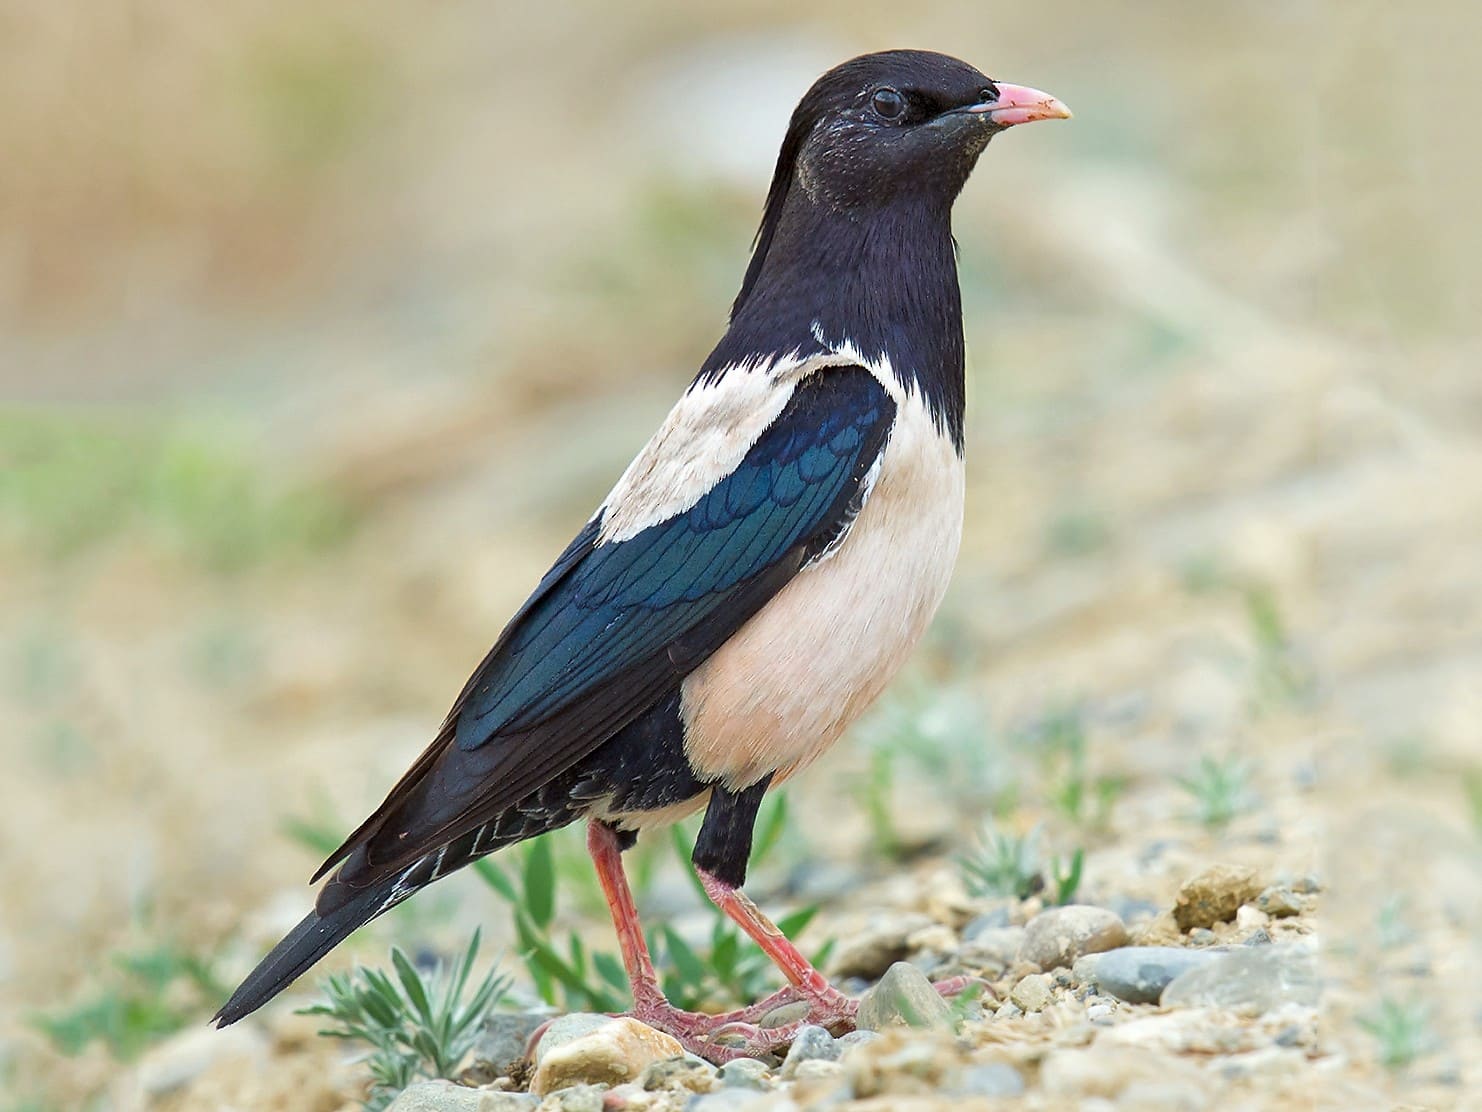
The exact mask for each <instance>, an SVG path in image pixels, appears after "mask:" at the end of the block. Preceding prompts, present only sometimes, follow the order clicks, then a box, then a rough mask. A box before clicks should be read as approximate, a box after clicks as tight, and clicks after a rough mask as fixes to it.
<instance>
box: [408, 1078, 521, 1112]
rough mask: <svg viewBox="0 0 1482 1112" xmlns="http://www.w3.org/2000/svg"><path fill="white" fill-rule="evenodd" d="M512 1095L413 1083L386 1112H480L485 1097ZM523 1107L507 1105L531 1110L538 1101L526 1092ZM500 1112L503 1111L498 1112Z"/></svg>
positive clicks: (446, 1083)
mask: <svg viewBox="0 0 1482 1112" xmlns="http://www.w3.org/2000/svg"><path fill="white" fill-rule="evenodd" d="M515 1095H516V1094H514V1093H485V1092H481V1091H480V1090H478V1089H468V1088H465V1087H464V1086H462V1085H455V1084H453V1083H452V1082H451V1081H416V1082H413V1083H412V1084H411V1085H408V1086H407V1087H406V1088H405V1089H403V1090H402V1091H401V1092H400V1093H399V1094H397V1097H396V1099H395V1100H393V1101H392V1102H391V1104H390V1105H388V1106H387V1108H386V1112H479V1110H480V1108H481V1107H482V1101H483V1098H484V1097H486V1096H487V1097H506V1096H515ZM518 1095H520V1096H523V1097H525V1098H526V1099H525V1103H524V1104H522V1105H510V1106H509V1107H510V1109H515V1108H534V1107H535V1105H536V1104H539V1103H540V1102H539V1101H538V1100H534V1101H532V1100H531V1098H530V1096H529V1094H528V1093H521V1094H518ZM500 1112H503V1109H501V1110H500Z"/></svg>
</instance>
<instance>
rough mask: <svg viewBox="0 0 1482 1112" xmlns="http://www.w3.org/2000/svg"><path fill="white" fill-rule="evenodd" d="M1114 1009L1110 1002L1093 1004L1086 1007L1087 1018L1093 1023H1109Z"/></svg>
mask: <svg viewBox="0 0 1482 1112" xmlns="http://www.w3.org/2000/svg"><path fill="white" fill-rule="evenodd" d="M1113 1010H1114V1009H1113V1008H1112V1006H1111V1005H1110V1004H1092V1005H1091V1006H1090V1007H1089V1008H1087V1009H1086V1018H1087V1019H1088V1020H1090V1021H1091V1022H1092V1023H1109V1022H1111V1017H1112V1012H1113Z"/></svg>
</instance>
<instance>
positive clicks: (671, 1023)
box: [587, 822, 803, 1061]
mask: <svg viewBox="0 0 1482 1112" xmlns="http://www.w3.org/2000/svg"><path fill="white" fill-rule="evenodd" d="M587 852H589V853H590V854H591V855H592V863H593V864H594V865H595V866H596V869H597V879H598V881H599V882H600V883H601V885H602V892H603V895H605V896H606V897H607V906H608V910H609V911H610V912H611V913H612V925H613V929H614V930H615V931H616V933H617V938H618V946H619V948H620V949H621V951H622V955H623V968H624V969H625V970H626V971H627V973H628V982H629V984H630V986H631V988H632V991H633V1011H632V1013H631V1014H632V1016H633V1018H634V1019H638V1020H641V1021H642V1022H644V1023H647V1024H648V1025H649V1026H650V1027H654V1028H657V1029H658V1030H660V1031H666V1032H668V1033H669V1034H671V1035H673V1036H674V1037H675V1038H676V1039H678V1040H679V1041H680V1043H682V1044H683V1045H684V1047H685V1049H686V1050H689V1051H690V1052H691V1053H693V1054H698V1055H700V1056H701V1057H703V1058H709V1059H710V1060H712V1061H726V1060H728V1059H731V1058H740V1057H744V1056H745V1055H746V1054H747V1052H748V1048H746V1047H744V1046H743V1047H727V1046H719V1045H716V1044H714V1043H711V1042H709V1041H708V1039H709V1036H710V1035H711V1034H713V1033H714V1032H715V1031H716V1030H718V1029H719V1028H721V1027H723V1026H725V1025H727V1024H743V1025H750V1024H754V1023H756V1022H757V1021H759V1020H761V1019H763V1018H764V1017H765V1016H766V1015H767V1013H768V1012H770V1011H772V1010H773V1009H774V1008H779V1007H781V1006H782V1005H783V1004H790V1003H793V1002H795V1001H797V1000H800V999H802V998H803V997H802V996H801V995H800V994H799V992H798V991H797V989H796V988H794V987H793V986H791V985H789V986H788V987H787V988H784V989H781V990H779V991H778V992H774V993H772V995H770V996H768V997H767V998H766V999H764V1000H760V1001H758V1002H757V1003H755V1004H751V1005H749V1006H747V1007H745V1008H738V1009H737V1010H736V1011H733V1012H726V1013H724V1014H722V1015H702V1014H700V1013H698V1012H686V1011H683V1010H681V1009H679V1008H676V1007H675V1006H674V1005H673V1004H671V1003H669V1001H668V999H666V998H665V996H664V990H663V989H662V988H660V987H659V978H658V974H657V973H656V972H655V970H654V963H653V958H652V956H650V954H649V952H648V942H647V941H646V940H645V939H644V937H643V927H642V926H641V925H640V923H639V921H638V907H637V905H636V904H635V903H634V902H633V892H632V890H631V889H630V888H629V887H628V878H627V875H626V874H625V873H624V871H623V859H622V848H621V847H620V846H619V844H618V839H617V834H616V833H614V831H613V830H612V828H611V827H609V826H607V825H605V824H603V823H600V822H591V823H589V824H588V825H587ZM773 929H774V930H775V928H773ZM784 941H785V940H784ZM762 1030H765V1028H763V1029H762Z"/></svg>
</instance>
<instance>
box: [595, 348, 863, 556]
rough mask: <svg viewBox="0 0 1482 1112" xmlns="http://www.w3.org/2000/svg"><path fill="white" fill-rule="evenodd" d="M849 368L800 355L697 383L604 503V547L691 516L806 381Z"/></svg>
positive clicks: (742, 366) (834, 361)
mask: <svg viewBox="0 0 1482 1112" xmlns="http://www.w3.org/2000/svg"><path fill="white" fill-rule="evenodd" d="M842 362H844V360H842V359H839V358H837V357H823V358H818V357H814V358H810V359H802V358H800V357H799V356H798V355H797V353H796V352H794V353H793V354H791V355H786V356H783V357H782V358H780V359H776V360H765V361H760V362H756V363H739V364H735V365H733V366H730V367H727V368H726V370H725V373H724V374H722V375H721V376H720V377H719V378H718V379H714V380H706V381H703V382H697V383H695V384H694V385H693V386H691V387H690V388H689V389H688V390H686V391H685V393H684V396H683V397H681V398H680V399H679V403H678V404H677V405H676V406H675V407H674V408H673V409H672V410H670V411H669V416H668V417H666V418H665V419H664V423H663V424H662V425H661V426H659V431H658V432H656V433H654V435H653V438H652V439H651V440H650V441H649V442H648V443H647V444H646V445H644V447H643V450H642V451H641V452H639V453H638V457H637V458H636V459H634V460H633V462H632V463H631V464H629V465H628V469H627V470H626V471H624V472H623V476H622V478H620V479H619V480H618V481H617V485H616V486H615V487H613V488H612V493H610V494H609V495H608V496H607V497H606V498H605V499H604V500H603V502H602V507H601V509H599V510H598V513H599V515H600V517H601V525H600V527H599V530H598V534H597V543H598V544H613V543H616V542H618V541H625V540H629V539H631V538H632V537H635V536H637V535H638V534H639V533H641V532H643V530H645V529H647V528H649V527H650V526H652V525H657V524H658V523H659V522H661V521H667V520H668V519H669V518H671V517H673V516H675V515H676V514H682V513H684V511H685V510H688V509H690V508H691V507H692V506H694V505H695V504H696V503H697V502H699V501H700V499H701V498H703V497H704V496H705V494H706V493H707V492H709V491H710V490H712V489H714V487H715V485H716V483H718V482H720V481H721V480H722V479H724V478H725V477H726V476H727V475H729V474H731V473H732V472H733V471H735V470H736V468H737V467H738V466H740V464H741V461H742V460H743V459H744V458H745V457H746V453H747V452H749V451H750V450H751V447H752V445H753V444H755V443H756V442H757V438H758V437H760V436H761V435H762V433H763V432H765V431H766V430H767V427H768V426H769V425H771V424H772V422H773V421H775V420H777V417H778V415H779V414H780V413H781V412H782V410H783V408H784V407H785V406H786V405H787V403H788V400H789V399H790V398H791V397H792V392H793V389H794V388H795V387H796V386H797V384H798V382H799V381H800V380H801V379H802V378H803V377H804V376H806V375H808V374H811V373H812V372H813V371H815V370H818V369H820V368H822V367H826V366H830V365H836V364H840V363H842Z"/></svg>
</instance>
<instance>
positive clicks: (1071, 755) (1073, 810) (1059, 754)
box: [1028, 703, 1127, 827]
mask: <svg viewBox="0 0 1482 1112" xmlns="http://www.w3.org/2000/svg"><path fill="white" fill-rule="evenodd" d="M1028 743H1029V744H1030V745H1031V746H1032V747H1033V748H1034V750H1035V751H1036V752H1037V754H1038V756H1039V759H1040V763H1041V765H1042V767H1043V769H1044V773H1045V779H1046V786H1045V796H1046V798H1047V799H1048V800H1049V802H1050V805H1051V806H1052V807H1054V808H1055V810H1057V811H1059V812H1060V814H1062V815H1064V816H1065V818H1067V819H1069V820H1070V821H1071V822H1072V823H1074V824H1076V825H1077V826H1084V827H1103V826H1105V825H1106V824H1107V822H1108V821H1109V820H1110V818H1111V811H1112V808H1113V806H1115V804H1116V801H1117V798H1118V797H1119V796H1120V795H1121V794H1122V792H1123V790H1124V789H1125V788H1126V786H1127V782H1126V780H1125V779H1124V778H1123V777H1121V776H1112V775H1106V774H1095V775H1093V774H1092V773H1091V772H1090V770H1089V763H1090V762H1089V758H1088V745H1087V739H1086V727H1085V716H1084V713H1083V711H1082V709H1081V707H1080V706H1079V705H1078V704H1074V703H1072V704H1068V705H1065V706H1062V707H1059V708H1056V709H1053V710H1051V711H1050V712H1049V713H1048V714H1046V715H1045V716H1044V717H1043V718H1042V719H1041V720H1040V721H1039V722H1038V723H1037V724H1036V725H1035V726H1034V727H1032V728H1031V729H1030V731H1029V736H1028Z"/></svg>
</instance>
